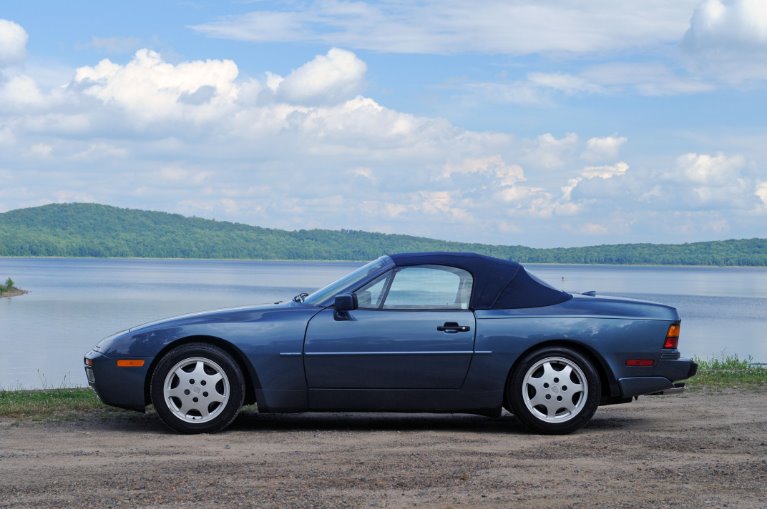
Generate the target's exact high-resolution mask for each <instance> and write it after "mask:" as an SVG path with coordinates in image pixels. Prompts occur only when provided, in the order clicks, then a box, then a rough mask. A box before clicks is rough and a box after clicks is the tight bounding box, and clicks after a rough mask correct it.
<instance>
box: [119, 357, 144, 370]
mask: <svg viewBox="0 0 767 509" xmlns="http://www.w3.org/2000/svg"><path fill="white" fill-rule="evenodd" d="M143 365H144V359H118V361H117V367H118V368H140V367H142V366H143Z"/></svg>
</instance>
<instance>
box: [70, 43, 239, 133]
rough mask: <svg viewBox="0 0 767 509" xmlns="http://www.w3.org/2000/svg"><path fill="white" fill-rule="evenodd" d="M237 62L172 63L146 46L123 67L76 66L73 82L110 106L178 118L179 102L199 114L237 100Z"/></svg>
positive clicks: (103, 64)
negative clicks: (201, 106) (192, 108)
mask: <svg viewBox="0 0 767 509" xmlns="http://www.w3.org/2000/svg"><path fill="white" fill-rule="evenodd" d="M237 74H238V69H237V65H236V64H235V63H234V62H233V61H231V60H204V61H202V60H198V61H191V62H182V63H180V64H177V65H174V64H170V63H167V62H165V61H164V60H163V59H162V57H161V56H160V54H159V53H156V52H154V51H151V50H148V49H141V50H139V51H137V52H136V54H135V56H134V58H133V59H132V60H131V61H130V62H129V63H128V64H126V65H119V64H116V63H113V62H112V61H110V60H108V59H104V60H102V61H101V62H99V63H98V64H97V65H96V66H93V67H87V66H86V67H80V68H79V69H77V72H76V74H75V79H74V82H73V84H74V85H75V86H77V87H78V88H79V89H80V90H82V91H83V93H85V94H86V95H90V96H93V97H96V98H98V99H100V100H101V101H102V102H103V103H106V104H115V105H117V106H119V107H120V108H122V109H124V110H126V111H128V112H130V113H131V114H133V115H135V117H137V118H139V119H141V120H144V121H153V120H158V119H166V118H169V117H179V116H181V115H180V114H181V113H182V112H183V111H184V110H185V108H184V105H190V106H200V105H203V104H205V105H207V108H204V109H202V108H195V109H194V110H195V111H196V112H197V114H198V118H208V117H211V116H217V115H220V114H222V113H223V111H222V107H223V106H225V105H226V103H230V102H231V101H233V100H234V99H235V98H236V95H237V87H236V85H235V83H234V82H235V80H236V78H237Z"/></svg>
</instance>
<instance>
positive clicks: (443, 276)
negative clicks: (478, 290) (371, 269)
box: [382, 265, 472, 309]
mask: <svg viewBox="0 0 767 509" xmlns="http://www.w3.org/2000/svg"><path fill="white" fill-rule="evenodd" d="M471 285H472V277H471V274H469V273H468V272H466V271H465V270H463V269H457V268H455V267H446V266H442V265H419V266H414V267H404V268H402V269H399V270H397V271H396V272H394V278H393V280H392V281H391V283H390V286H389V289H388V291H387V292H386V293H385V295H384V296H383V297H384V301H383V306H382V307H383V309H468V308H469V298H470V296H471Z"/></svg>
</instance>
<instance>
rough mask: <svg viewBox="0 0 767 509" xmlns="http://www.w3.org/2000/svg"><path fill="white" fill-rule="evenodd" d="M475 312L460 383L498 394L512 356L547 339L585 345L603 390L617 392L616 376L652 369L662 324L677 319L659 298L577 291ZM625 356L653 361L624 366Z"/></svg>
mask: <svg viewBox="0 0 767 509" xmlns="http://www.w3.org/2000/svg"><path fill="white" fill-rule="evenodd" d="M587 299H592V300H587ZM475 315H476V318H477V334H476V340H475V352H476V355H475V358H474V361H473V362H472V366H471V369H470V371H469V374H468V376H467V379H466V383H465V388H466V390H467V391H469V392H475V393H482V392H485V393H487V394H488V396H490V394H493V395H494V396H493V397H495V398H499V399H501V400H502V398H503V392H504V389H505V384H506V378H507V376H508V374H509V372H510V371H511V369H513V367H514V366H515V364H516V363H517V361H518V360H519V359H520V358H521V357H522V356H523V355H525V354H526V353H527V352H528V351H531V350H533V349H535V348H538V347H542V346H545V345H551V344H569V345H571V346H574V347H576V348H579V349H581V350H583V351H585V352H586V353H587V354H588V355H590V357H591V358H592V359H593V360H594V361H595V362H596V363H598V364H599V366H598V367H599V368H600V369H601V371H602V372H603V373H604V374H605V376H606V381H607V389H608V390H607V393H608V394H609V395H610V396H618V395H619V394H620V387H619V385H618V383H617V380H618V379H619V378H623V377H627V376H632V377H637V376H639V377H641V376H653V375H654V371H655V370H656V369H657V365H658V363H659V361H660V358H661V354H662V346H663V340H664V338H665V335H666V331H667V329H668V326H669V324H671V323H672V322H675V321H678V320H679V316H678V314H677V312H676V310H675V309H674V308H671V307H668V306H663V305H660V304H654V303H644V302H641V301H620V300H617V299H614V300H613V299H593V298H592V297H586V298H582V297H581V296H576V297H575V298H574V299H572V300H571V301H568V302H565V303H562V304H558V305H555V306H547V307H542V308H529V309H515V310H481V311H476V312H475ZM627 358H643V359H653V360H655V364H656V366H653V367H631V368H628V367H626V366H625V361H626V359H627Z"/></svg>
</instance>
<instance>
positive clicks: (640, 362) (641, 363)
mask: <svg viewBox="0 0 767 509" xmlns="http://www.w3.org/2000/svg"><path fill="white" fill-rule="evenodd" d="M654 364H655V361H654V360H652V359H629V360H627V361H626V366H633V367H648V366H652V365H654Z"/></svg>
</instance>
